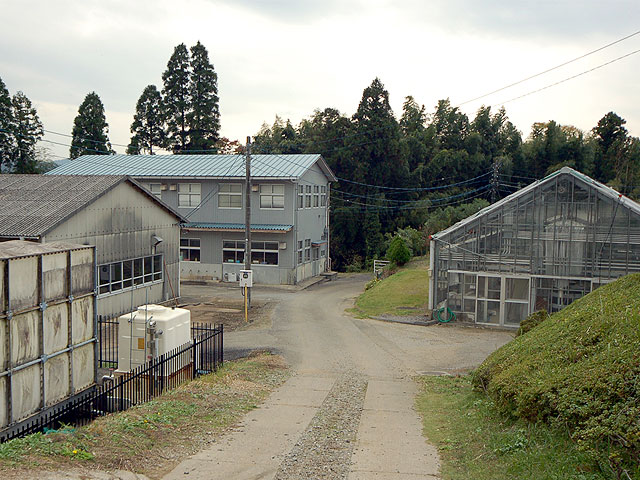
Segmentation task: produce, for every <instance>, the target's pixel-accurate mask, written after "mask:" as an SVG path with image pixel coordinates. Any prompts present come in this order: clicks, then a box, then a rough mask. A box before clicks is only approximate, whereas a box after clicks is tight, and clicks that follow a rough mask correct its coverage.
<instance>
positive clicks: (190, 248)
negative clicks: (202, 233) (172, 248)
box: [180, 238, 202, 263]
mask: <svg viewBox="0 0 640 480" xmlns="http://www.w3.org/2000/svg"><path fill="white" fill-rule="evenodd" d="M196 242H197V244H196ZM201 248H202V240H201V239H200V238H181V239H180V261H181V262H189V263H200V262H201V259H202V250H201ZM183 251H187V252H189V253H188V254H187V257H188V259H187V260H185V259H184V258H183V256H182V252H183ZM196 251H197V252H198V259H197V260H191V258H192V255H191V252H196Z"/></svg>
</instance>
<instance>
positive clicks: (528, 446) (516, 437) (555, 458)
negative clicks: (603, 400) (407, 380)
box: [416, 376, 611, 480]
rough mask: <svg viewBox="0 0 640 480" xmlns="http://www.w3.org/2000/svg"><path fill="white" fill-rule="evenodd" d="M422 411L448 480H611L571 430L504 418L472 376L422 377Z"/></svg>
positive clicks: (418, 401) (419, 403)
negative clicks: (477, 388)
mask: <svg viewBox="0 0 640 480" xmlns="http://www.w3.org/2000/svg"><path fill="white" fill-rule="evenodd" d="M419 381H420V384H421V391H420V393H419V395H418V397H417V400H416V407H417V409H418V411H419V412H420V414H421V415H422V418H423V426H424V433H425V436H426V437H427V439H428V440H429V442H431V443H433V444H434V445H435V446H436V447H437V448H438V450H439V453H440V458H441V475H442V478H443V480H468V479H473V480H503V479H504V480H519V479H522V480H524V479H526V480H530V479H536V480H546V479H548V480H561V479H562V480H604V479H607V478H611V477H609V476H607V475H604V474H602V473H600V472H599V471H598V466H597V465H596V463H595V462H594V461H593V460H592V458H591V457H590V456H589V455H588V454H587V453H585V452H583V451H581V450H580V449H578V448H577V446H576V444H575V443H574V442H573V441H572V440H571V439H570V438H569V436H568V435H567V433H566V431H562V430H559V429H553V428H550V427H547V426H545V425H542V424H530V423H527V422H525V421H523V420H514V419H508V418H505V417H503V416H502V415H501V413H500V412H499V410H498V409H497V408H496V406H495V405H494V403H493V401H492V400H491V399H490V398H488V397H487V396H485V395H484V394H482V393H479V392H475V391H473V389H472V386H471V381H470V378H469V377H468V376H464V377H421V378H420V379H419Z"/></svg>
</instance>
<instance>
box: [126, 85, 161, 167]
mask: <svg viewBox="0 0 640 480" xmlns="http://www.w3.org/2000/svg"><path fill="white" fill-rule="evenodd" d="M161 106H162V98H161V97H160V92H159V91H158V89H157V88H156V86H155V85H149V86H147V88H145V89H144V91H143V92H142V95H140V98H139V99H138V103H137V104H136V114H135V115H134V116H133V123H132V124H131V133H133V136H132V137H131V143H130V144H129V146H128V147H127V153H129V154H139V153H148V154H150V155H153V147H162V146H163V145H164V138H165V137H164V128H163V123H162V114H161V111H160V108H161Z"/></svg>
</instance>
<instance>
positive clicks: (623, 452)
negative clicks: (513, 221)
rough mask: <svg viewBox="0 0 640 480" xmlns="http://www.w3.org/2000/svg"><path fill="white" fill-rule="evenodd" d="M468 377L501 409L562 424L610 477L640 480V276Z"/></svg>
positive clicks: (580, 304) (603, 291)
mask: <svg viewBox="0 0 640 480" xmlns="http://www.w3.org/2000/svg"><path fill="white" fill-rule="evenodd" d="M473 380H474V384H475V386H476V388H477V389H478V390H480V391H484V392H486V393H487V394H488V395H489V396H490V397H491V398H492V399H493V401H494V402H495V403H496V405H497V407H498V408H499V409H500V410H501V411H502V412H503V413H504V414H505V415H509V416H513V417H516V418H522V419H525V420H527V421H529V422H531V423H546V424H549V425H552V426H563V427H565V428H568V429H569V431H570V432H571V435H572V437H573V438H574V439H575V440H576V442H577V444H578V446H579V447H580V449H581V451H584V452H587V453H589V454H590V455H591V456H592V458H593V459H594V460H596V461H599V462H600V464H601V465H602V468H603V469H610V471H611V478H624V479H628V478H638V479H640V421H639V420H638V419H639V418H640V274H634V275H629V276H626V277H623V278H621V279H619V280H617V281H615V282H613V283H610V284H608V285H604V286H602V287H600V288H598V289H597V290H595V291H594V292H592V293H590V294H589V295H587V296H585V297H583V298H581V299H580V300H578V301H576V302H573V303H572V304H571V305H569V306H568V307H566V308H565V309H563V310H561V311H560V312H558V313H555V314H554V315H552V316H551V317H550V318H548V319H547V320H545V321H544V322H542V323H541V324H540V325H538V326H536V327H535V328H533V329H532V330H530V331H529V332H527V333H525V334H524V335H522V336H519V337H517V338H516V339H514V340H513V341H512V342H510V343H508V344H507V345H505V346H503V347H502V348H500V349H499V350H497V351H495V352H494V353H493V354H491V355H490V356H489V358H487V360H485V362H484V363H483V364H482V365H481V366H480V367H479V368H478V369H477V370H476V372H475V373H474V377H473Z"/></svg>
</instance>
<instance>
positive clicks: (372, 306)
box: [353, 258, 429, 317]
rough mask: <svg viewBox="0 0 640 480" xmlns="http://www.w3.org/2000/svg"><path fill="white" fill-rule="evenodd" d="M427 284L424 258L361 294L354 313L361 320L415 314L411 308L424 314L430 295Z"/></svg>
mask: <svg viewBox="0 0 640 480" xmlns="http://www.w3.org/2000/svg"><path fill="white" fill-rule="evenodd" d="M428 282H429V275H428V272H427V263H426V261H425V259H424V258H419V259H416V260H413V261H411V262H409V263H408V264H407V265H406V266H405V267H403V268H402V269H400V270H399V271H398V272H397V273H395V274H393V275H391V276H389V277H387V278H385V279H384V280H382V281H380V282H377V283H376V284H375V285H374V286H373V287H371V288H369V289H368V290H366V291H365V292H364V293H363V294H362V295H360V296H359V297H358V299H357V300H356V306H355V308H354V309H353V312H354V313H355V314H356V315H358V316H361V317H371V316H376V315H383V314H389V315H407V313H409V314H411V313H415V310H412V309H416V310H419V311H424V310H425V309H426V307H427V300H428V298H427V297H428V293H429V285H428ZM401 307H405V308H401Z"/></svg>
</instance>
